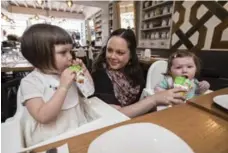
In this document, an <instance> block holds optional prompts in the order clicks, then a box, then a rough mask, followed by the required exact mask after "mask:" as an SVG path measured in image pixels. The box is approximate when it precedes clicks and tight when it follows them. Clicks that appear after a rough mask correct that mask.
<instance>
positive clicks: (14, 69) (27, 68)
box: [1, 65, 34, 72]
mask: <svg viewBox="0 0 228 153" xmlns="http://www.w3.org/2000/svg"><path fill="white" fill-rule="evenodd" d="M33 69H34V67H33V66H31V65H26V66H1V72H23V71H32V70H33Z"/></svg>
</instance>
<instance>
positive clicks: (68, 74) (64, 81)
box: [60, 68, 76, 89]
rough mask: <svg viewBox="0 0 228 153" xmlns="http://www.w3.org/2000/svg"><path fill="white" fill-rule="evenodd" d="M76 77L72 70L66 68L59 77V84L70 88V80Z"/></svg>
mask: <svg viewBox="0 0 228 153" xmlns="http://www.w3.org/2000/svg"><path fill="white" fill-rule="evenodd" d="M75 79H76V74H75V72H74V71H72V70H70V69H69V68H66V69H65V70H64V71H63V72H62V74H61V77H60V86H63V87H65V88H67V89H69V88H70V86H71V84H72V82H73V81H74V80H75Z"/></svg>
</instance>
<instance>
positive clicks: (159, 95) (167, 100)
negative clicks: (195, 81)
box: [152, 88, 186, 105]
mask: <svg viewBox="0 0 228 153" xmlns="http://www.w3.org/2000/svg"><path fill="white" fill-rule="evenodd" d="M181 92H186V90H185V89H181V88H174V89H170V90H165V91H160V92H156V93H155V94H154V95H152V96H154V98H155V101H156V104H157V105H177V104H181V103H183V102H184V100H185V97H184V96H183V94H182V93H181Z"/></svg>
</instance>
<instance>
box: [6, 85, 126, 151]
mask: <svg viewBox="0 0 228 153" xmlns="http://www.w3.org/2000/svg"><path fill="white" fill-rule="evenodd" d="M18 92H20V88H19V89H18ZM85 102H86V103H88V106H89V107H90V108H91V109H92V110H93V111H94V112H95V113H96V114H97V115H98V119H95V120H94V121H92V122H90V123H87V124H84V125H82V126H80V127H78V128H75V129H74V130H71V131H68V132H66V133H62V134H60V135H58V136H55V137H52V138H50V139H48V140H46V141H43V142H40V143H38V144H36V145H33V146H30V147H26V146H25V143H24V136H23V125H22V121H23V118H22V116H23V112H24V111H25V110H24V109H25V108H24V106H22V104H21V103H20V97H19V94H18V96H17V111H16V113H15V115H14V116H13V117H12V118H9V119H7V120H6V122H5V123H2V124H1V133H2V137H1V140H2V141H1V146H2V148H1V152H4V153H16V152H25V151H29V150H32V149H34V148H36V147H39V146H43V145H46V144H50V143H53V142H56V141H60V140H63V139H66V138H69V137H73V136H76V135H79V134H82V133H85V132H89V131H93V130H96V129H99V128H102V127H105V126H109V125H113V124H116V123H119V122H122V121H126V120H129V119H130V118H129V117H127V116H125V115H124V114H122V113H120V112H119V111H117V110H116V109H114V108H113V107H111V106H109V105H108V104H106V103H105V102H103V101H102V100H100V99H99V98H97V97H92V98H90V99H88V100H85Z"/></svg>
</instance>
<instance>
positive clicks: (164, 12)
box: [162, 6, 169, 14]
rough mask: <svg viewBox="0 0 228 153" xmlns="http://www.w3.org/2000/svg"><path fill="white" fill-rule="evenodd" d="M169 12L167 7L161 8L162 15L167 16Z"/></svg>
mask: <svg viewBox="0 0 228 153" xmlns="http://www.w3.org/2000/svg"><path fill="white" fill-rule="evenodd" d="M168 12H169V8H168V7H167V6H165V7H163V10H162V14H167V13H168Z"/></svg>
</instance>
